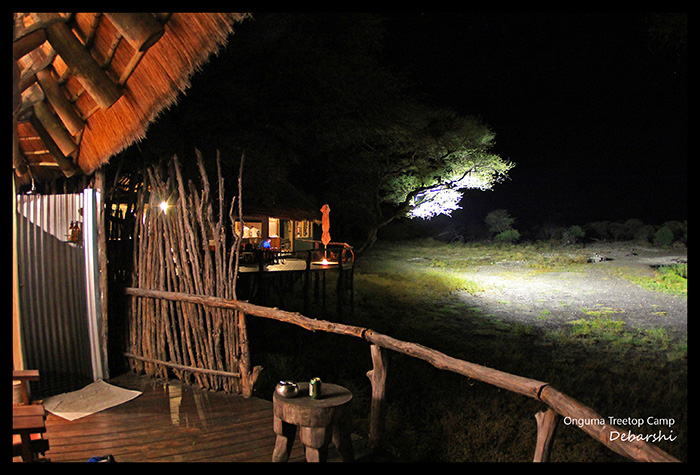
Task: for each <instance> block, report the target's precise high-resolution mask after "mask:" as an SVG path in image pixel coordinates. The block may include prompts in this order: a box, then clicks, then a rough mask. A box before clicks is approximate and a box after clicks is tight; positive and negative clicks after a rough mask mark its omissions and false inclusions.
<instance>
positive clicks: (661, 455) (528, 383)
mask: <svg viewBox="0 0 700 475" xmlns="http://www.w3.org/2000/svg"><path fill="white" fill-rule="evenodd" d="M126 294H127V295H129V296H133V297H142V298H154V299H166V300H172V301H180V302H189V303H195V304H201V305H207V306H212V307H218V308H227V309H234V310H237V311H239V312H241V313H244V314H247V315H253V316H256V317H261V318H269V319H273V320H278V321H281V322H286V323H291V324H293V325H297V326H300V327H302V328H305V329H307V330H311V331H325V332H329V333H336V334H340V335H349V336H353V337H357V338H361V339H364V340H366V341H368V342H369V343H371V344H372V345H371V355H372V363H373V369H372V370H371V371H369V372H368V373H367V376H368V377H369V379H370V381H371V384H372V403H371V404H372V406H371V413H370V431H369V443H370V446H376V445H377V444H378V442H379V438H380V436H381V419H382V417H381V411H382V405H383V399H384V393H385V383H386V370H387V368H386V356H385V355H384V354H383V352H382V349H383V348H385V349H388V350H392V351H395V352H398V353H403V354H405V355H408V356H412V357H415V358H418V359H421V360H424V361H426V362H428V363H430V364H431V365H433V366H435V367H436V368H438V369H442V370H446V371H452V372H454V373H458V374H461V375H464V376H467V377H469V378H471V379H475V380H478V381H481V382H484V383H487V384H490V385H493V386H496V387H498V388H501V389H505V390H508V391H511V392H515V393H518V394H521V395H524V396H528V397H530V398H533V399H536V400H538V401H541V402H543V403H544V404H546V405H547V406H548V408H547V410H545V411H542V412H539V413H538V414H536V415H535V418H536V420H537V444H536V448H535V457H534V461H535V462H538V461H547V460H548V457H549V452H550V449H551V444H552V441H553V437H554V432H555V428H556V426H557V423H558V421H559V420H560V419H561V418H562V417H565V418H567V417H568V418H570V419H572V420H581V421H583V422H584V423H583V424H582V425H581V426H579V427H580V428H581V429H582V430H583V431H584V432H585V433H586V434H588V435H589V436H591V437H593V438H594V439H596V440H598V441H599V442H601V443H602V444H603V445H605V446H606V447H608V448H609V449H611V450H612V451H614V452H616V453H618V454H620V455H622V456H624V457H627V458H629V459H632V460H635V461H640V462H679V460H678V459H677V458H675V457H673V456H672V455H670V454H668V453H667V452H665V451H663V450H661V449H660V448H658V447H657V446H655V445H653V444H651V443H649V442H646V441H644V440H642V439H637V440H628V439H627V438H625V439H623V438H620V437H612V434H613V432H617V433H622V432H623V430H622V429H619V428H617V427H615V426H613V425H609V424H598V423H596V422H595V421H604V420H605V419H604V418H603V417H602V416H600V415H599V414H597V413H596V412H595V411H594V410H592V409H591V408H589V407H587V406H585V405H583V404H581V403H580V402H578V401H576V400H575V399H573V398H571V397H569V396H567V395H566V394H564V393H562V392H560V391H558V390H557V389H555V388H554V387H552V386H551V385H549V383H545V382H542V381H537V380H534V379H529V378H525V377H522V376H517V375H514V374H510V373H506V372H503V371H499V370H496V369H493V368H488V367H486V366H481V365H478V364H474V363H470V362H467V361H463V360H460V359H457V358H453V357H450V356H448V355H446V354H444V353H441V352H439V351H436V350H433V349H431V348H428V347H426V346H423V345H419V344H416V343H411V342H406V341H402V340H397V339H395V338H392V337H390V336H387V335H383V334H381V333H377V332H375V331H373V330H370V329H368V328H362V327H357V326H353V325H345V324H341V323H335V322H329V321H325V320H317V319H313V318H309V317H305V316H303V315H301V314H299V313H296V312H289V311H285V310H279V309H276V308H269V307H262V306H259V305H254V304H250V303H247V302H242V301H239V300H227V299H222V298H219V297H212V296H203V295H192V294H185V293H178V292H167V291H161V290H148V289H137V288H133V287H129V288H127V289H126ZM130 356H131V357H134V355H130Z"/></svg>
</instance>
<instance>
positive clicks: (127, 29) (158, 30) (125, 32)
mask: <svg viewBox="0 0 700 475" xmlns="http://www.w3.org/2000/svg"><path fill="white" fill-rule="evenodd" d="M104 15H105V16H106V17H107V18H109V19H110V21H111V22H112V23H113V24H114V26H115V27H116V28H117V30H119V33H121V34H122V36H123V37H124V38H125V39H126V41H128V42H129V44H130V45H131V46H132V47H133V48H134V49H135V50H136V51H141V52H143V51H146V50H147V49H148V48H150V47H151V46H153V45H154V44H155V43H156V42H157V41H158V40H159V39H160V37H161V36H163V33H165V28H164V27H163V25H162V24H161V23H160V22H159V21H158V20H156V17H154V16H153V14H152V13H124V12H120V13H105V14H104Z"/></svg>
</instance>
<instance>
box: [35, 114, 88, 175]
mask: <svg viewBox="0 0 700 475" xmlns="http://www.w3.org/2000/svg"><path fill="white" fill-rule="evenodd" d="M29 122H31V124H32V126H33V127H34V130H36V133H37V134H39V137H40V138H41V141H42V142H43V143H44V145H45V146H46V148H47V149H48V150H49V153H50V154H51V156H52V157H53V159H54V160H55V161H56V163H57V164H58V166H59V168H60V169H61V171H62V172H63V174H64V175H65V176H67V177H71V176H73V175H75V173H76V172H77V171H78V166H77V165H76V164H75V163H73V161H72V160H71V159H70V158H67V157H66V156H64V155H63V153H62V152H61V149H60V148H59V147H58V146H57V145H56V143H55V142H54V141H53V138H52V137H51V135H50V134H49V133H48V131H47V130H46V129H45V128H44V126H43V125H42V123H41V121H39V119H38V118H37V117H36V115H31V116H30V117H29Z"/></svg>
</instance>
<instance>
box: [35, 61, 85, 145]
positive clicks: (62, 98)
mask: <svg viewBox="0 0 700 475" xmlns="http://www.w3.org/2000/svg"><path fill="white" fill-rule="evenodd" d="M36 78H37V80H38V81H39V85H40V86H41V89H43V91H44V96H45V97H46V99H47V100H48V101H49V104H51V107H53V110H55V111H56V113H57V114H58V116H59V117H60V118H61V121H62V122H63V124H64V125H65V126H66V129H68V132H70V134H71V135H75V134H77V133H78V132H80V131H81V130H83V127H84V126H85V123H84V122H83V120H82V119H81V118H80V116H79V115H78V113H77V112H76V111H75V108H74V107H73V105H72V104H71V103H70V101H68V98H67V97H66V95H65V94H63V93H62V92H61V91H60V89H59V87H60V86H59V85H58V81H57V80H56V78H55V77H54V75H53V74H52V73H51V71H50V70H49V69H48V68H46V69H42V70H41V71H37V73H36Z"/></svg>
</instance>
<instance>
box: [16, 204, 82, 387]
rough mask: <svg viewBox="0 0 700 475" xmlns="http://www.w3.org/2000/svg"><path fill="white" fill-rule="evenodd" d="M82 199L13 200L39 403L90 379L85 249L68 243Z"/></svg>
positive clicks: (27, 344) (24, 317) (25, 337)
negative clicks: (37, 371)
mask: <svg viewBox="0 0 700 475" xmlns="http://www.w3.org/2000/svg"><path fill="white" fill-rule="evenodd" d="M83 201H84V195H83V194H67V195H19V196H17V260H18V262H17V264H18V274H19V294H20V297H19V306H20V328H21V335H22V342H23V353H24V361H25V367H26V368H28V369H29V368H31V369H38V370H39V371H40V374H41V380H40V382H39V384H38V385H37V386H32V391H33V393H32V394H33V396H34V397H38V398H42V397H47V396H50V395H53V394H59V393H62V392H67V391H72V390H75V389H79V388H81V387H83V386H85V385H86V384H89V383H91V382H92V381H93V380H94V371H93V356H92V355H91V346H90V344H91V343H90V323H89V321H90V318H89V312H88V308H89V307H88V303H89V302H88V298H87V297H86V279H85V275H86V265H85V263H86V253H85V249H84V244H83V243H82V242H79V243H71V242H69V238H68V233H69V226H70V223H71V221H80V222H82V221H83V216H82V215H81V214H82V210H83V208H84V203H83Z"/></svg>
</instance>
